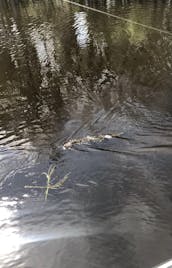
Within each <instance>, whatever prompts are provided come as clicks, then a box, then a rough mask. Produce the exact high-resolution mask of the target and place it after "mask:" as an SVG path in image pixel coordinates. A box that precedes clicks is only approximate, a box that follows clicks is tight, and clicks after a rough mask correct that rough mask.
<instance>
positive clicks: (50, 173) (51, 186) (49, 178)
mask: <svg viewBox="0 0 172 268" xmlns="http://www.w3.org/2000/svg"><path fill="white" fill-rule="evenodd" d="M55 168H56V166H55V165H51V166H50V167H49V169H48V172H43V173H42V175H45V176H46V178H47V184H46V186H39V185H36V186H32V185H26V186H25V188H29V189H45V200H47V198H48V192H49V190H53V189H57V188H60V187H61V186H63V184H64V183H65V181H66V180H67V179H68V177H69V175H70V172H69V173H67V174H66V175H65V176H64V177H63V178H62V179H61V180H59V181H58V182H56V183H55V184H51V181H52V179H56V180H57V177H54V178H53V177H52V176H53V173H54V170H55Z"/></svg>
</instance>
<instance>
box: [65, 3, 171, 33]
mask: <svg viewBox="0 0 172 268" xmlns="http://www.w3.org/2000/svg"><path fill="white" fill-rule="evenodd" d="M63 1H64V2H67V3H70V4H72V5H75V6H79V7H82V8H86V9H88V10H91V11H94V12H97V13H100V14H103V15H106V16H109V17H112V18H115V19H118V20H121V21H125V22H128V23H131V24H135V25H138V26H141V27H144V28H147V29H149V30H153V31H157V32H159V33H164V34H167V35H171V36H172V33H171V32H169V31H166V30H163V29H159V28H156V27H153V26H149V25H146V24H143V23H140V22H137V21H133V20H130V19H126V18H123V17H120V16H118V15H114V14H111V13H108V12H105V11H102V10H99V9H96V8H93V7H89V6H85V5H82V4H79V3H76V2H73V1H70V0H63Z"/></svg>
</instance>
